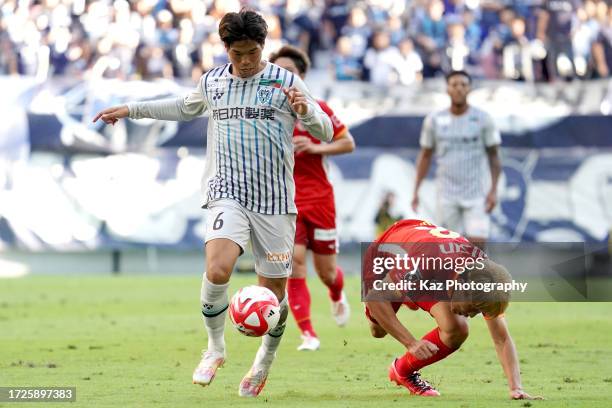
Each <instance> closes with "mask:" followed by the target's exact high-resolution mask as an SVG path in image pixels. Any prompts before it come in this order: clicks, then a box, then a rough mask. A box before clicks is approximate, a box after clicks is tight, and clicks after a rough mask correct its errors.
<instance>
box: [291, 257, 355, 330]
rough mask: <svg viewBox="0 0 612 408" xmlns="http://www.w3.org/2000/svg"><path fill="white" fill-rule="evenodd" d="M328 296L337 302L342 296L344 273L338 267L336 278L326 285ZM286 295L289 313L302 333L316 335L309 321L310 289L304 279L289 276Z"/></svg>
mask: <svg viewBox="0 0 612 408" xmlns="http://www.w3.org/2000/svg"><path fill="white" fill-rule="evenodd" d="M328 288H329V297H330V299H331V300H332V301H334V302H337V301H339V300H340V299H341V298H342V289H344V273H343V272H342V269H340V267H339V266H338V267H336V279H335V280H334V283H333V284H331V285H330V286H328ZM287 295H288V296H289V307H290V308H291V313H293V317H294V318H295V321H296V323H297V325H298V327H299V328H300V331H301V332H302V333H303V334H306V335H309V336H314V337H317V334H316V333H315V331H314V329H313V328H312V322H311V321H310V291H309V290H308V285H307V284H306V279H300V278H289V279H288V280H287Z"/></svg>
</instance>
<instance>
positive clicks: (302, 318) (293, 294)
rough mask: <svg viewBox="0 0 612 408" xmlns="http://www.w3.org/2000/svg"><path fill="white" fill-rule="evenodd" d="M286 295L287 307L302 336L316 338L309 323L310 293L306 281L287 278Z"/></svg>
mask: <svg viewBox="0 0 612 408" xmlns="http://www.w3.org/2000/svg"><path fill="white" fill-rule="evenodd" d="M287 295H288V296H289V307H290V309H291V313H293V317H294V319H295V322H296V323H297V325H298V327H299V328H300V331H301V332H302V333H303V334H306V335H309V336H313V337H317V334H316V333H315V331H314V329H313V328H312V323H311V322H310V291H309V290H308V286H307V285H306V279H300V278H289V279H288V280H287Z"/></svg>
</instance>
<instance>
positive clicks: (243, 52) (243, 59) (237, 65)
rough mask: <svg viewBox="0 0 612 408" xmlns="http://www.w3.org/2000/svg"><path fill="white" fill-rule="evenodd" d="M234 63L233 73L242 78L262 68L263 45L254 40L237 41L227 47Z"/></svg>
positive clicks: (228, 54) (230, 58) (229, 56)
mask: <svg viewBox="0 0 612 408" xmlns="http://www.w3.org/2000/svg"><path fill="white" fill-rule="evenodd" d="M225 49H226V51H227V56H228V58H229V60H230V62H231V63H232V73H233V74H234V75H236V76H239V77H241V78H248V77H251V76H253V75H255V74H256V73H258V72H259V70H260V65H261V52H262V51H263V45H262V44H259V43H258V42H257V41H253V40H242V41H235V42H233V43H232V45H230V46H229V47H228V46H226V47H225Z"/></svg>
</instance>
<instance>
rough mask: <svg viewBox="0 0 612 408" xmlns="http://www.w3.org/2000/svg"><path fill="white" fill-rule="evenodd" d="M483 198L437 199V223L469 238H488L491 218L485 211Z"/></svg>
mask: <svg viewBox="0 0 612 408" xmlns="http://www.w3.org/2000/svg"><path fill="white" fill-rule="evenodd" d="M485 199H486V198H485V197H478V198H474V199H469V200H455V199H448V198H438V205H437V217H436V218H437V220H436V221H437V222H438V223H439V224H440V225H441V226H443V227H444V228H448V229H449V230H451V231H455V232H458V233H460V234H462V235H464V236H466V237H469V238H485V239H487V238H489V229H490V227H491V217H490V215H489V214H488V213H487V212H486V211H485Z"/></svg>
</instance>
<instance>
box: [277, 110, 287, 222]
mask: <svg viewBox="0 0 612 408" xmlns="http://www.w3.org/2000/svg"><path fill="white" fill-rule="evenodd" d="M279 125H280V122H279ZM278 130H279V133H278V136H279V138H278V144H275V146H276V185H277V186H278V210H279V211H281V209H282V208H283V206H282V199H283V195H282V193H281V182H280V173H281V170H280V168H281V166H282V167H283V170H284V169H285V161H284V160H281V161H280V163H279V158H280V156H281V155H282V156H284V155H285V153H284V150H285V149H284V148H283V147H284V146H283V144H284V143H283V136H282V134H281V133H280V127H279V129H278Z"/></svg>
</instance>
